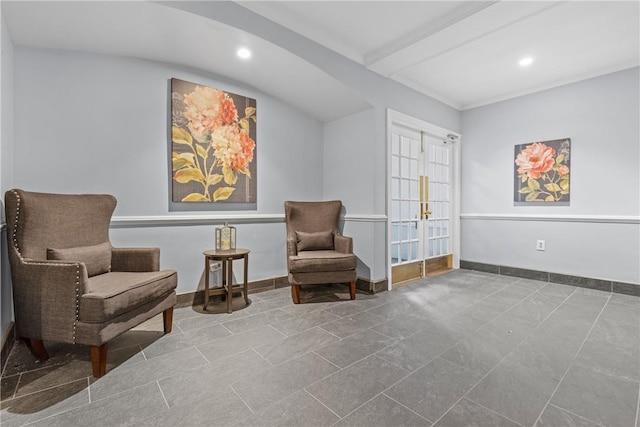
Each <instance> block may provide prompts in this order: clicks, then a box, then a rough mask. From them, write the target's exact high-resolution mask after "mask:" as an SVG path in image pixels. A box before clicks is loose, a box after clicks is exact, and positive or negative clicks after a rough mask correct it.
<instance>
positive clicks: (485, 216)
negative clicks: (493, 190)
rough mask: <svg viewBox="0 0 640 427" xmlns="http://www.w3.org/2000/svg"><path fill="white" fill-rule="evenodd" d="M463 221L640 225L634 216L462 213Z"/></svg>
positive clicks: (639, 219) (639, 218)
mask: <svg viewBox="0 0 640 427" xmlns="http://www.w3.org/2000/svg"><path fill="white" fill-rule="evenodd" d="M460 219H463V220H467V219H470V220H486V221H546V222H587V223H604V224H640V216H634V215H542V214H496V213H463V214H460Z"/></svg>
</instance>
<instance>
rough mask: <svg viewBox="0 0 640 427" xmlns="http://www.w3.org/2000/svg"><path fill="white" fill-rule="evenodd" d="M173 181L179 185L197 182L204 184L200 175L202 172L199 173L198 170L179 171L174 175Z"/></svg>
mask: <svg viewBox="0 0 640 427" xmlns="http://www.w3.org/2000/svg"><path fill="white" fill-rule="evenodd" d="M174 179H175V180H176V181H178V182H179V183H180V184H185V183H187V182H190V181H198V182H202V183H203V184H204V175H202V172H200V169H196V168H185V169H180V170H179V171H177V172H176V174H175V175H174Z"/></svg>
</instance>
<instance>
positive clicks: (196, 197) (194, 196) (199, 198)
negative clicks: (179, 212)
mask: <svg viewBox="0 0 640 427" xmlns="http://www.w3.org/2000/svg"><path fill="white" fill-rule="evenodd" d="M182 201H183V202H208V201H209V200H207V198H206V197H205V196H203V195H202V194H198V193H191V194H189V195H187V196H185V197H184V198H183V199H182Z"/></svg>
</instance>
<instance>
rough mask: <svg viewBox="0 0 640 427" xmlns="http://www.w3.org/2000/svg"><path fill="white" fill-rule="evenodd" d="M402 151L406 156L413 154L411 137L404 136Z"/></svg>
mask: <svg viewBox="0 0 640 427" xmlns="http://www.w3.org/2000/svg"><path fill="white" fill-rule="evenodd" d="M400 153H401V154H402V155H403V156H404V157H409V156H411V138H408V137H406V136H403V137H402V144H401V146H400Z"/></svg>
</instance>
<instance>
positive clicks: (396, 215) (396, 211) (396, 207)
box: [391, 200, 400, 221]
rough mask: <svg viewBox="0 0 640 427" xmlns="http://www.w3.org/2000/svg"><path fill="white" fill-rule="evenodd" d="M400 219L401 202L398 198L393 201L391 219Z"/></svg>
mask: <svg viewBox="0 0 640 427" xmlns="http://www.w3.org/2000/svg"><path fill="white" fill-rule="evenodd" d="M399 220H400V202H399V201H398V200H392V201H391V221H399Z"/></svg>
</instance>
